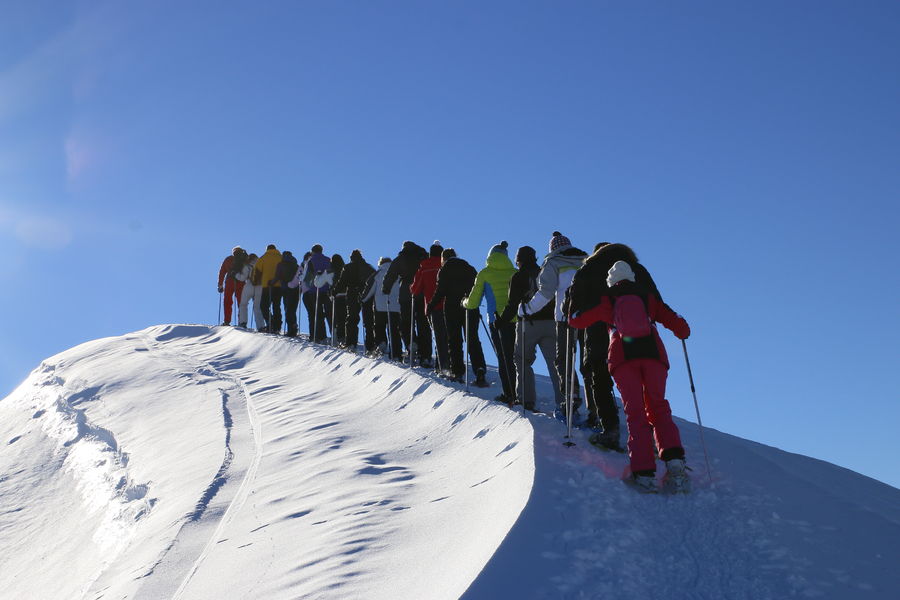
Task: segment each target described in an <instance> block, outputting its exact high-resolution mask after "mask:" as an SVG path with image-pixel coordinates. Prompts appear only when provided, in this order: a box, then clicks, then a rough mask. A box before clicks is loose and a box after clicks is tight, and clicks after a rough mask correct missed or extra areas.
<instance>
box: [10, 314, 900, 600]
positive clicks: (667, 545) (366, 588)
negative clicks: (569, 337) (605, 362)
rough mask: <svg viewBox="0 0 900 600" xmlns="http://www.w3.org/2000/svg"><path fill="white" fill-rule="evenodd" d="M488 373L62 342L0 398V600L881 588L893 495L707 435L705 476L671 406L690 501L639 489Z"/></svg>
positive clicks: (200, 331) (886, 581)
mask: <svg viewBox="0 0 900 600" xmlns="http://www.w3.org/2000/svg"><path fill="white" fill-rule="evenodd" d="M673 368H674V366H673ZM492 375H493V380H494V381H496V380H497V377H496V373H492ZM538 385H539V395H540V396H541V402H542V407H543V408H544V409H546V410H548V411H549V409H550V408H551V405H552V401H551V398H550V390H549V383H548V382H547V381H545V380H541V381H539V383H538ZM498 386H499V383H495V386H494V388H493V389H487V390H473V391H470V392H466V391H465V390H464V389H462V386H460V385H455V384H448V383H446V382H444V381H442V380H438V379H435V378H434V377H433V376H432V375H431V373H430V372H429V371H427V370H424V369H409V368H403V367H402V366H399V365H397V364H392V363H388V362H383V361H377V360H371V359H367V358H364V357H362V356H358V355H354V354H350V353H345V352H341V351H338V350H333V349H331V348H327V347H321V346H316V345H312V344H309V343H307V342H306V341H303V340H300V339H286V338H278V337H276V336H269V335H262V334H256V333H250V332H246V331H242V330H236V329H232V328H227V327H207V326H200V325H165V326H157V327H151V328H148V329H145V330H143V331H139V332H135V333H131V334H127V335H123V336H119V337H113V338H106V339H101V340H96V341H93V342H89V343H86V344H82V345H80V346H78V347H76V348H73V349H71V350H68V351H66V352H63V353H61V354H58V355H56V356H54V357H52V358H49V359H47V360H46V361H44V362H43V363H42V364H41V365H40V366H39V367H38V368H37V369H35V371H33V372H32V374H31V375H30V376H29V377H28V379H26V380H25V381H24V382H23V383H22V384H21V385H20V386H19V387H18V388H17V389H16V390H15V391H14V392H13V393H12V394H10V395H9V396H8V397H6V398H5V399H3V400H2V401H0V598H11V599H12V598H16V599H32V598H35V599H53V598H59V599H69V598H90V599H101V598H109V599H116V598H142V599H157V598H185V599H188V598H210V599H212V598H217V599H222V598H266V599H270V598H271V599H280V598H373V599H378V598H391V599H399V598H404V599H405V598H409V599H424V598H458V597H461V596H463V597H465V598H467V599H475V598H479V599H481V598H483V599H494V598H573V599H575V598H578V599H580V598H617V599H629V598H666V599H680V598H709V599H721V598H747V599H761V598H773V599H775V598H788V597H799V598H835V599H845V598H895V597H900V592H898V590H900V490H897V489H895V488H893V487H890V486H888V485H885V484H882V483H879V482H877V481H875V480H872V479H869V478H867V477H864V476H862V475H858V474H856V473H853V472H851V471H848V470H846V469H843V468H840V467H836V466H834V465H831V464H828V463H825V462H821V461H818V460H815V459H812V458H807V457H803V456H799V455H795V454H789V453H786V452H782V451H780V450H777V449H775V448H771V447H767V446H763V445H760V444H756V443H754V442H750V441H747V440H742V439H739V438H736V437H733V436H729V435H727V434H723V433H720V432H717V431H715V430H712V429H706V430H705V438H706V443H707V446H708V450H709V454H710V459H711V463H712V470H713V473H712V475H713V480H712V481H710V480H709V478H708V477H707V474H706V466H705V463H704V460H703V455H702V449H701V446H700V441H699V433H698V429H697V426H696V425H695V424H693V423H689V422H686V421H680V420H679V421H678V424H679V427H680V428H681V432H682V436H683V438H684V443H685V447H686V449H687V452H688V461H689V464H691V465H692V467H693V469H694V470H693V472H692V477H693V480H694V492H693V493H692V494H690V495H688V496H678V497H670V496H663V495H660V496H642V495H639V494H637V493H635V492H634V491H633V490H631V489H629V488H627V487H626V486H624V485H623V484H622V482H621V476H622V473H623V471H624V469H625V466H626V465H627V457H626V456H624V455H620V454H616V453H604V452H601V451H599V450H597V449H595V448H593V447H592V446H591V445H590V444H589V443H587V433H586V432H582V431H577V430H576V431H575V432H574V433H573V439H572V441H574V442H575V446H572V447H567V446H564V445H563V442H564V441H565V439H564V436H565V427H564V426H563V425H562V424H561V423H559V422H558V421H556V420H555V419H553V418H552V417H550V416H547V415H543V414H530V413H529V414H527V415H525V416H523V415H522V413H521V412H520V411H511V410H509V409H508V408H506V407H505V406H503V405H499V404H496V403H494V402H492V401H490V400H489V399H488V398H490V397H493V396H494V395H496V394H497V393H498V391H497V387H498ZM478 394H480V397H479V395H478ZM701 401H704V400H701ZM705 401H710V402H712V401H716V402H727V401H728V399H724V398H723V399H705ZM772 422H773V426H785V427H786V426H803V425H802V424H799V425H796V424H795V425H790V424H778V422H777V416H776V415H773V417H772ZM849 442H850V441H849V440H844V439H841V438H840V437H839V436H836V437H835V443H849ZM661 470H662V469H661Z"/></svg>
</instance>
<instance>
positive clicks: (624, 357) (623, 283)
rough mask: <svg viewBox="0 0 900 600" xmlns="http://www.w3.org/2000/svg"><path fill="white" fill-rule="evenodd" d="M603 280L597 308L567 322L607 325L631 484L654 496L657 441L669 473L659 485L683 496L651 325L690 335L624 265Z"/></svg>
mask: <svg viewBox="0 0 900 600" xmlns="http://www.w3.org/2000/svg"><path fill="white" fill-rule="evenodd" d="M606 281H607V287H608V291H607V293H606V294H604V295H602V296H600V297H599V303H598V304H596V305H595V306H594V307H593V308H589V309H587V310H585V311H583V312H577V311H576V312H574V313H573V314H572V317H571V318H570V319H569V323H570V325H572V326H573V327H576V328H578V329H584V328H586V327H589V326H591V325H593V324H594V323H598V322H602V323H605V324H607V325H608V326H609V348H608V351H607V356H608V358H607V360H608V362H609V372H610V373H611V374H612V376H613V378H614V379H615V381H616V385H618V387H619V391H620V392H621V394H622V404H623V405H624V407H625V418H626V420H627V421H628V453H629V455H630V458H631V479H630V482H632V483H633V484H634V485H636V486H637V487H638V488H639V489H640V490H641V491H644V492H649V493H652V492H655V491H656V478H655V474H656V457H655V456H654V442H655V446H656V448H657V449H658V451H659V458H660V459H661V460H663V461H665V463H666V468H667V473H666V476H665V478H664V480H663V484H664V485H665V486H666V487H667V488H669V489H670V491H675V492H686V491H688V489H689V485H690V482H689V480H688V478H687V473H686V472H685V463H684V448H683V447H682V445H681V436H680V434H679V432H678V427H677V426H676V425H675V422H674V421H673V420H672V410H671V408H670V407H669V403H668V401H666V378H667V373H668V370H669V359H668V356H667V355H666V347H665V345H664V344H663V342H662V339H661V338H660V337H659V332H658V331H657V329H656V325H655V324H656V323H662V324H663V325H664V326H665V327H666V328H668V329H669V330H671V331H672V333H674V334H675V336H676V337H678V338H679V339H682V340H684V339H687V338H688V336H690V334H691V328H690V326H688V323H687V321H685V320H684V318H682V317H681V316H680V315H678V314H676V313H675V311H673V310H672V309H671V308H669V306H668V305H667V304H666V303H665V302H663V301H662V300H661V299H659V295H658V294H657V293H656V292H655V290H654V289H653V288H652V287H651V286H650V285H648V284H647V283H646V281H645V282H639V281H638V277H637V276H636V275H635V272H634V270H633V269H632V268H631V265H629V264H628V263H627V262H625V261H623V260H619V261H616V262H615V263H614V264H613V265H612V267H611V268H610V269H609V271H608V273H607V279H606Z"/></svg>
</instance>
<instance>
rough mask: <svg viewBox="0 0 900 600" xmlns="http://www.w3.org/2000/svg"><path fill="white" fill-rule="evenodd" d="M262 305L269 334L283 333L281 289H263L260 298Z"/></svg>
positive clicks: (267, 287)
mask: <svg viewBox="0 0 900 600" xmlns="http://www.w3.org/2000/svg"><path fill="white" fill-rule="evenodd" d="M260 304H261V305H262V314H263V318H264V319H265V320H266V324H267V326H268V327H267V329H266V331H268V332H269V333H278V332H280V331H281V288H280V287H269V286H266V287H264V288H263V291H262V297H261V298H260Z"/></svg>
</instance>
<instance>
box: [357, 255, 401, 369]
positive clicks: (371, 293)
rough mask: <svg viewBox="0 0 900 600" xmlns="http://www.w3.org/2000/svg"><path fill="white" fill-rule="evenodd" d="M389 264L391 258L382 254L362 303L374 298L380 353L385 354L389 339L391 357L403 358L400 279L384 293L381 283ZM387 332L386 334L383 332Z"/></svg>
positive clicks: (376, 338) (377, 341) (376, 337)
mask: <svg viewBox="0 0 900 600" xmlns="http://www.w3.org/2000/svg"><path fill="white" fill-rule="evenodd" d="M390 266H391V259H390V258H388V257H386V256H384V257H382V258H381V259H379V261H378V270H377V271H375V273H373V274H372V277H371V278H370V280H369V283H368V284H367V288H368V291H367V292H366V293H365V294H364V295H363V298H362V301H363V303H365V302H368V301H369V300H371V299H372V298H373V297H374V298H375V344H376V346H377V347H378V349H379V351H380V352H381V354H382V355H384V354H387V349H388V339H390V347H391V358H392V359H394V360H403V340H402V337H401V336H400V280H399V279H398V280H396V281H395V282H394V285H393V286H391V292H390V294H385V293H384V291H383V289H382V285H383V283H384V276H385V275H386V274H387V272H388V268H390ZM385 332H387V335H386V334H385Z"/></svg>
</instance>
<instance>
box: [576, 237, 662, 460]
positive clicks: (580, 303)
mask: <svg viewBox="0 0 900 600" xmlns="http://www.w3.org/2000/svg"><path fill="white" fill-rule="evenodd" d="M618 261H624V262H626V263H627V264H628V265H629V266H630V267H631V269H632V271H633V272H634V273H635V277H636V280H637V283H638V284H639V285H641V286H643V287H645V288H646V289H649V290H651V292H652V293H653V294H655V295H656V297H657V299H658V300H662V297H661V296H660V295H659V291H658V290H657V289H656V284H655V283H654V282H653V278H652V277H651V276H650V273H649V272H648V271H647V269H645V268H644V266H643V265H641V264H640V263H639V262H638V258H637V256H636V255H635V253H634V251H633V250H632V249H631V248H629V247H628V246H626V245H625V244H610V243H608V242H601V243H599V244H597V245H596V246H595V248H594V253H593V254H592V255H591V256H589V257H588V258H587V259H586V260H585V261H584V264H583V265H582V267H581V268H580V269H579V270H578V272H577V273H575V277H574V278H573V280H572V286H571V287H570V288H569V308H568V310H567V311H566V312H567V313H568V314H575V313H579V312H584V311H586V310H589V309H591V308H593V307H594V306H596V305H597V304H599V303H600V301H601V300H602V298H603V296H608V295H609V293H610V288H609V285H608V284H607V282H606V279H607V276H608V272H609V270H610V269H611V268H612V266H613V265H614V264H615V263H616V262H618ZM608 348H609V331H608V329H607V324H606V323H603V322H597V323H594V324H593V325H591V326H590V327H587V328H585V329H584V352H583V353H582V361H581V374H582V376H583V377H584V379H585V381H588V380H590V382H591V384H592V385H591V391H592V394H591V397H588V398H586V401H587V404H588V423H589V424H591V425H593V424H595V423H599V424H601V425H602V431H601V432H600V433H599V434H597V435H595V436H592V442H593V443H596V444H599V445H601V446H604V447H607V448H620V447H621V442H620V432H619V429H620V427H619V411H618V409H617V408H616V402H615V397H614V396H613V380H612V377H611V376H610V374H609V366H608V364H607V362H606V355H607V350H608Z"/></svg>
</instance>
